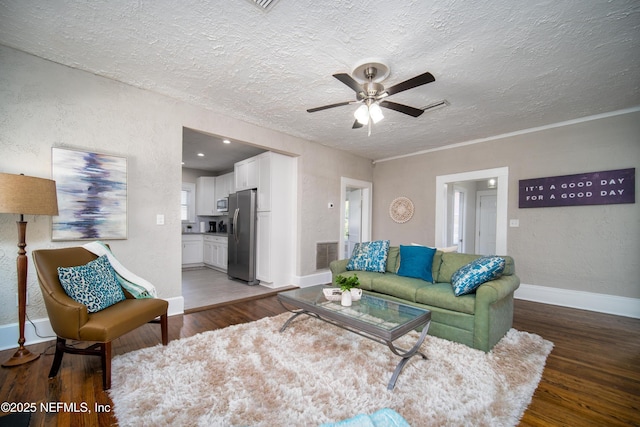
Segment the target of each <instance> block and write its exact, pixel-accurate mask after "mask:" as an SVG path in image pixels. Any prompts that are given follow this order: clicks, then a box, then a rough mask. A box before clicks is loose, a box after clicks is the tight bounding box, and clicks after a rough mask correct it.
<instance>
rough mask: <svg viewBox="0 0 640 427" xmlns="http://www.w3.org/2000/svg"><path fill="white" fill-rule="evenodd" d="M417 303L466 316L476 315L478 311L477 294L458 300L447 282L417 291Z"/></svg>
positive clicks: (463, 296)
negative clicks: (476, 310)
mask: <svg viewBox="0 0 640 427" xmlns="http://www.w3.org/2000/svg"><path fill="white" fill-rule="evenodd" d="M415 302H418V303H420V304H425V305H430V306H434V307H439V308H443V309H446V310H451V311H457V312H459V313H466V314H475V309H476V296H475V294H471V295H462V296H460V297H458V298H456V297H455V295H454V294H453V288H452V287H451V283H446V282H443V283H434V284H432V285H429V286H424V287H422V288H420V289H418V290H416V301H415Z"/></svg>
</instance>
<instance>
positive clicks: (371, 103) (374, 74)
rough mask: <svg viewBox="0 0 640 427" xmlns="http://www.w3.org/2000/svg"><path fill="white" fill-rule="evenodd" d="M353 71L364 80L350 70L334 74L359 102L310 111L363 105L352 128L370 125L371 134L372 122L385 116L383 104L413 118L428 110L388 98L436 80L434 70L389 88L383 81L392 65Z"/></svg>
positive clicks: (355, 115) (361, 68)
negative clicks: (362, 79)
mask: <svg viewBox="0 0 640 427" xmlns="http://www.w3.org/2000/svg"><path fill="white" fill-rule="evenodd" d="M352 74H353V75H354V76H355V77H359V76H360V74H362V76H363V77H364V83H362V84H360V83H358V81H357V80H356V79H354V78H353V77H351V76H350V75H349V74H346V73H338V74H334V75H333V77H335V78H336V79H338V80H340V81H341V82H342V83H344V84H345V85H347V86H349V87H350V88H351V89H353V91H354V92H355V93H356V100H355V101H345V102H339V103H337V104H329V105H324V106H322V107H316V108H310V109H308V110H307V112H309V113H315V112H316V111H322V110H326V109H329V108H334V107H341V106H344V105H350V104H362V105H360V107H358V109H357V110H356V111H355V113H354V117H355V119H356V120H355V122H354V123H353V127H352V128H353V129H357V128H361V127H363V126H365V125H368V126H369V135H371V123H372V122H373V123H378V122H379V121H380V120H382V119H383V118H384V115H383V114H382V109H381V108H380V107H382V108H388V109H390V110H395V111H398V112H400V113H403V114H407V115H409V116H412V117H418V116H420V115H421V114H422V113H424V110H423V109H420V108H415V107H410V106H408V105H403V104H398V103H396V102H391V101H387V100H386V98H387V97H389V96H391V95H394V94H396V93H399V92H403V91H405V90H408V89H413V88H414V87H418V86H422V85H424V84H427V83H431V82H434V81H435V80H436V79H435V77H433V75H432V74H431V73H429V72H426V73H423V74H420V75H419V76H416V77H413V78H411V79H409V80H405V81H403V82H402V83H398V84H396V85H394V86H391V87H390V88H387V89H385V87H384V86H383V85H382V84H381V83H380V81H382V80H384V79H385V78H387V76H388V75H389V67H387V66H386V65H384V64H382V63H377V62H375V63H370V62H369V63H365V64H362V65H360V66H358V67H356V69H355V70H354V71H353V73H352Z"/></svg>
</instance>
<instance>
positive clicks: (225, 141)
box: [222, 139, 231, 144]
mask: <svg viewBox="0 0 640 427" xmlns="http://www.w3.org/2000/svg"><path fill="white" fill-rule="evenodd" d="M222 142H223V143H225V144H231V141H229V140H228V139H223V140H222Z"/></svg>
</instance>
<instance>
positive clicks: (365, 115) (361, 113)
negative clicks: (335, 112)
mask: <svg viewBox="0 0 640 427" xmlns="http://www.w3.org/2000/svg"><path fill="white" fill-rule="evenodd" d="M353 117H355V118H356V120H357V121H358V123H360V124H361V125H366V124H368V123H369V107H368V106H367V105H365V104H362V105H361V106H359V107H358V109H357V110H356V112H355V113H353Z"/></svg>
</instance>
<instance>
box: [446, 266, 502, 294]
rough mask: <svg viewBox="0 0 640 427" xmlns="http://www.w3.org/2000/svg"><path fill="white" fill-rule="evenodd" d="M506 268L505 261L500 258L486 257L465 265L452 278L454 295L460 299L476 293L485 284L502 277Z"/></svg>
mask: <svg viewBox="0 0 640 427" xmlns="http://www.w3.org/2000/svg"><path fill="white" fill-rule="evenodd" d="M504 266H505V260H504V258H501V257H499V256H484V257H482V258H478V259H476V260H475V261H472V262H470V263H469V264H467V265H463V266H462V267H460V268H459V269H458V271H456V272H455V273H453V276H451V285H452V286H453V293H454V294H455V295H456V296H457V297H459V296H460V295H465V294H469V293H471V292H473V291H475V290H476V289H477V288H478V286H480V285H482V284H483V283H484V282H488V281H489V280H493V279H496V278H498V277H500V275H501V274H502V272H503V271H504Z"/></svg>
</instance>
